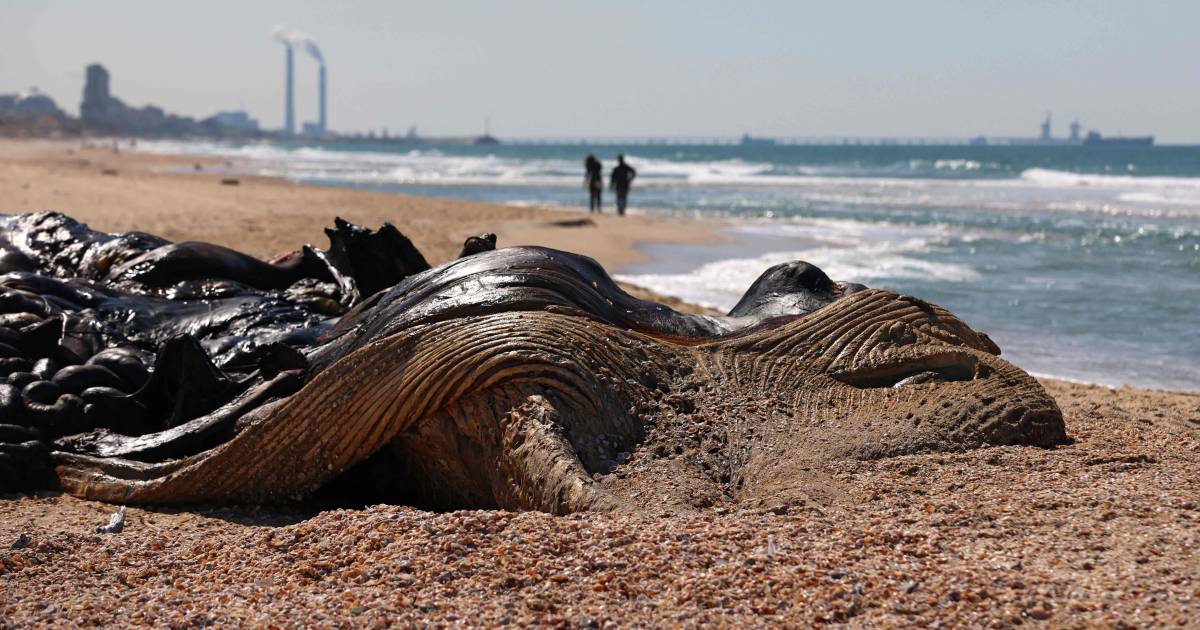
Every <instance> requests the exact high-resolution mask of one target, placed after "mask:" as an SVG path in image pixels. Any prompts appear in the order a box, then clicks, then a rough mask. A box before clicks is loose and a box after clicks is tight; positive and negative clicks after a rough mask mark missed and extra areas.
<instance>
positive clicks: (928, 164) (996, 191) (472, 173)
mask: <svg viewBox="0 0 1200 630" xmlns="http://www.w3.org/2000/svg"><path fill="white" fill-rule="evenodd" d="M139 149H141V150H143V151H150V152H157V153H183V154H190V155H201V156H211V157H220V158H224V159H227V160H230V161H231V162H233V163H234V165H235V166H234V168H235V169H242V170H245V171H247V172H253V173H257V174H262V175H274V176H281V177H287V178H291V179H296V180H302V181H317V182H324V183H338V182H343V183H348V184H376V185H429V186H506V187H545V188H565V187H570V188H575V187H578V186H579V185H580V182H581V181H582V174H581V168H582V167H581V165H580V164H579V163H577V162H576V161H574V160H566V159H559V158H523V157H508V156H502V155H494V154H485V155H455V154H452V153H451V152H448V151H449V150H447V151H439V150H437V149H436V148H429V147H423V148H418V149H411V150H408V151H402V152H384V151H345V150H336V149H329V148H324V147H288V146H283V145H277V144H271V143H255V144H244V145H235V144H227V143H219V142H176V141H146V142H142V143H140V144H139ZM629 161H630V163H632V164H633V165H634V166H635V167H636V168H637V169H638V173H639V176H638V186H639V187H642V188H651V189H663V188H678V187H684V188H688V187H694V188H696V189H701V190H706V191H708V190H712V191H721V190H727V191H737V190H739V189H741V188H743V187H750V188H754V189H758V190H761V191H765V192H766V193H769V195H773V196H775V197H778V198H782V199H786V200H787V201H788V202H789V203H793V204H794V203H795V202H798V201H799V202H805V203H809V204H832V205H839V206H850V207H853V206H872V207H895V208H917V207H921V208H979V209H984V210H993V211H1011V210H1022V211H1053V212H1061V211H1069V212H1091V213H1103V214H1110V215H1131V216H1148V217H1157V216H1188V217H1190V216H1200V178H1192V177H1140V176H1133V175H1082V174H1077V173H1069V172H1065V171H1056V170H1050V169H1043V168H1031V169H1027V170H1025V171H1024V172H1022V173H1021V175H1020V176H1019V177H1015V178H1013V177H1010V178H986V177H971V176H965V177H962V178H955V177H951V178H945V177H942V178H938V177H920V176H909V177H897V176H889V174H895V175H921V174H924V173H930V174H933V173H939V172H940V173H964V174H966V173H973V172H976V171H981V170H982V171H987V170H989V169H995V168H996V165H994V164H990V163H988V164H984V163H980V162H978V161H973V160H964V159H940V160H911V161H909V162H905V163H897V164H896V165H892V166H889V167H864V166H859V165H854V164H847V165H820V166H804V165H772V164H770V163H766V162H751V161H746V160H741V159H726V160H709V161H695V160H684V159H668V158H651V157H645V156H639V155H636V154H632V155H630V156H629ZM766 196H768V195H765V194H764V195H759V194H751V195H750V196H749V197H748V199H750V200H751V201H750V203H751V205H753V206H754V207H755V208H756V209H758V210H761V209H762V208H763V207H764V206H763V204H764V197H766ZM739 203H740V202H739V201H738V200H737V199H736V198H735V197H734V196H731V197H730V201H729V203H728V204H726V205H725V206H724V207H723V208H721V209H719V210H723V211H727V212H728V213H730V214H737V213H739V212H740V207H741V206H740V205H739ZM684 205H688V204H687V203H684Z"/></svg>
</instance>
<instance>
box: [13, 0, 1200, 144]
mask: <svg viewBox="0 0 1200 630" xmlns="http://www.w3.org/2000/svg"><path fill="white" fill-rule="evenodd" d="M278 23H287V24H288V25H289V26H292V27H293V28H295V29H297V30H301V31H305V32H308V33H310V34H312V35H313V36H314V37H315V38H316V40H317V41H318V42H319V43H320V45H321V48H322V49H323V50H324V53H325V56H326V59H327V61H328V65H329V81H330V92H329V96H330V100H329V119H330V126H331V127H332V128H334V129H337V130H362V129H366V128H379V127H383V126H386V127H388V128H389V129H390V130H392V131H403V130H404V129H406V128H407V127H408V126H409V125H410V124H417V125H418V126H419V129H420V131H421V132H422V133H426V134H451V133H475V132H478V131H480V129H481V128H482V126H483V119H484V117H485V116H490V117H491V121H492V130H493V133H495V134H496V135H499V136H502V137H503V136H559V135H591V136H624V135H733V134H740V133H741V132H743V131H748V132H750V133H753V134H762V135H905V136H913V135H921V136H966V135H972V134H977V133H984V134H989V135H1033V134H1035V133H1036V128H1037V124H1038V123H1039V122H1040V121H1041V118H1042V117H1043V116H1044V115H1045V113H1046V111H1052V112H1053V113H1054V116H1055V132H1056V134H1057V135H1064V134H1065V133H1066V125H1067V123H1068V122H1069V121H1070V120H1071V119H1072V118H1076V117H1077V118H1079V119H1080V120H1081V121H1082V122H1083V123H1084V125H1085V127H1088V128H1092V127H1094V128H1098V129H1100V130H1102V131H1104V132H1106V133H1110V134H1116V133H1117V132H1123V133H1126V134H1134V133H1154V134H1156V135H1157V136H1158V138H1159V140H1160V142H1200V2H1196V1H1194V0H1192V1H1187V2H1154V1H1151V0H1147V1H1144V2H1133V1H1122V2H1023V1H1009V2H1000V1H980V2H968V1H965V0H960V1H957V2H921V1H917V0H908V1H897V0H885V1H881V2H849V1H846V2H833V1H830V2H821V3H815V2H800V1H795V0H793V1H790V2H788V1H783V2H767V1H761V2H754V1H750V0H745V1H742V2H731V1H722V2H707V1H698V0H680V1H671V0H659V1H630V2H624V1H614V0H593V1H591V2H573V1H568V0H559V1H545V2H533V1H515V0H508V1H500V0H477V1H465V0H464V1H454V0H439V1H436V2H396V1H391V2H357V3H350V2H345V3H343V2H329V1H324V2H299V1H294V0H292V1H286V2H259V1H246V0H241V1H238V2H228V1H225V0H205V1H203V2H162V1H145V2H140V1H139V2H134V1H119V0H110V1H106V2H97V1H88V2H83V1H80V2H65V1H64V2H50V1H47V0H36V1H35V0H30V1H26V0H3V2H2V4H0V93H3V92H13V91H17V90H21V89H24V88H27V87H30V86H37V87H38V88H40V89H41V90H42V91H44V92H46V93H48V94H50V95H51V96H53V97H54V98H55V99H56V100H57V101H58V102H59V105H60V106H62V107H64V108H65V109H66V110H68V111H69V112H72V113H78V108H79V101H80V97H81V94H82V89H83V68H84V66H85V65H86V64H87V63H91V62H101V63H103V64H105V65H106V66H107V67H108V69H109V71H110V72H111V73H112V87H113V91H114V93H115V94H116V95H117V96H118V97H120V98H122V99H123V100H125V101H126V102H127V103H130V104H134V105H143V104H147V103H154V104H157V105H161V106H163V107H165V108H166V109H167V110H168V111H173V112H177V113H183V114H187V115H192V116H207V115H209V114H211V113H213V112H215V111H217V110H220V109H235V108H238V107H240V106H244V107H245V108H246V109H247V110H249V111H250V113H251V114H252V115H254V116H256V117H258V118H259V119H260V120H261V121H262V122H263V124H264V125H268V126H279V125H281V124H282V119H283V47H282V46H281V45H280V44H278V43H276V42H275V41H273V40H272V38H271V35H270V31H271V27H272V26H273V25H275V24H278ZM296 89H297V93H296V95H297V118H298V120H301V121H303V120H312V119H314V118H315V117H316V66H315V64H313V63H312V62H311V61H310V60H309V59H308V58H306V57H302V56H298V58H297V85H296Z"/></svg>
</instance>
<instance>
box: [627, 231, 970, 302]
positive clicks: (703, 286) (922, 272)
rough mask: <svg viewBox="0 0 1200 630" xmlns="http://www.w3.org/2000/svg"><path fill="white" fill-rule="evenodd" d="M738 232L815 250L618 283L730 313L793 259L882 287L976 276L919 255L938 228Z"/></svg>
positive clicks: (629, 278) (836, 275)
mask: <svg viewBox="0 0 1200 630" xmlns="http://www.w3.org/2000/svg"><path fill="white" fill-rule="evenodd" d="M736 230H737V231H738V232H742V233H748V234H763V235H768V234H769V235H770V236H773V237H779V236H786V235H788V234H789V233H791V234H794V235H795V236H796V237H797V239H798V240H799V239H801V238H802V239H803V241H804V242H807V243H815V244H814V245H813V246H810V247H805V248H803V249H797V250H790V251H774V252H769V253H766V254H762V255H760V256H755V257H746V258H731V259H726V260H718V261H713V262H709V263H706V264H703V265H701V266H699V267H697V268H695V269H693V270H691V271H687V272H684V273H630V274H618V275H617V278H618V279H619V280H622V281H625V282H630V283H632V284H636V285H638V286H642V287H645V288H647V289H651V290H653V291H656V292H659V293H662V294H665V295H672V296H675V297H678V298H681V299H683V300H686V301H689V302H693V303H696V304H702V305H704V306H708V307H711V308H717V309H721V310H728V309H730V308H732V307H733V305H734V304H736V303H737V301H738V299H740V298H741V296H742V293H743V292H744V291H745V290H746V287H748V286H750V284H751V283H753V282H754V280H755V279H757V278H758V276H759V275H761V274H762V272H763V271H766V270H767V269H768V268H769V267H771V266H774V265H777V264H780V263H784V262H789V261H793V260H804V261H807V262H810V263H812V264H815V265H817V266H818V267H820V268H821V269H822V270H823V271H825V272H826V273H827V274H829V276H830V277H832V278H836V279H838V280H842V281H850V282H862V283H864V284H872V285H874V286H886V284H887V282H888V281H889V280H898V279H910V278H919V279H926V280H937V281H942V282H965V281H970V280H976V279H978V278H979V272H978V271H976V270H975V269H974V268H973V267H971V266H970V265H967V264H955V263H944V262H935V261H930V260H924V259H922V258H920V257H919V255H920V254H922V253H925V252H928V251H929V250H930V248H931V247H932V246H934V245H935V244H936V243H938V242H940V241H941V240H942V239H943V238H945V237H946V235H947V233H948V232H947V230H945V229H944V228H940V227H938V226H924V227H911V226H894V225H888V224H880V223H866V222H859V221H852V220H840V219H823V220H805V221H802V222H796V223H791V224H782V225H772V226H765V225H762V224H758V225H756V224H753V223H750V224H745V225H742V226H739V227H738V228H736Z"/></svg>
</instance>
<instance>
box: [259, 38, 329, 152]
mask: <svg viewBox="0 0 1200 630" xmlns="http://www.w3.org/2000/svg"><path fill="white" fill-rule="evenodd" d="M272 32H273V33H274V34H275V39H277V40H279V41H280V42H282V43H283V45H284V46H287V112H286V116H285V118H286V119H287V123H286V125H285V126H286V128H287V129H286V131H287V134H288V135H289V136H290V135H294V134H295V133H296V113H295V112H296V109H295V101H294V98H293V96H292V95H293V85H294V80H293V68H292V64H293V52H292V51H293V49H294V48H295V47H296V46H304V50H305V52H307V53H308V54H309V56H310V57H312V58H313V59H315V60H316V61H317V64H319V65H318V68H317V112H318V114H317V122H316V124H313V123H304V133H305V135H314V134H315V135H325V129H326V126H325V125H326V118H325V58H324V57H323V56H322V55H321V48H320V47H319V46H317V41H316V40H315V39H313V38H312V36H310V35H306V34H304V33H299V32H296V31H293V30H291V29H289V28H288V27H286V26H284V25H282V24H280V25H279V26H276V27H275V28H274V29H272Z"/></svg>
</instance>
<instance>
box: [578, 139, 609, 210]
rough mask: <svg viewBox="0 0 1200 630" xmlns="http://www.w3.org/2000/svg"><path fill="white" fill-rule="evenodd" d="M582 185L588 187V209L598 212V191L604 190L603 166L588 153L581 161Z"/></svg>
mask: <svg viewBox="0 0 1200 630" xmlns="http://www.w3.org/2000/svg"><path fill="white" fill-rule="evenodd" d="M583 169H584V172H585V174H584V176H583V187H584V188H587V189H588V196H589V199H588V211H589V212H596V213H599V212H600V193H601V192H603V190H604V167H603V165H601V164H600V160H597V159H596V156H594V155H591V154H590V153H589V154H588V156H587V159H585V160H584V161H583Z"/></svg>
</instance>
